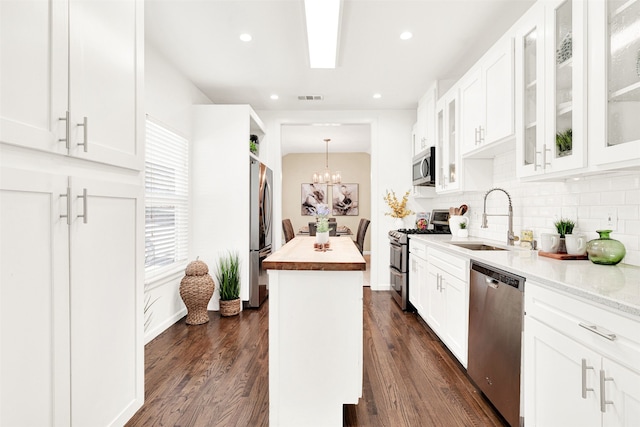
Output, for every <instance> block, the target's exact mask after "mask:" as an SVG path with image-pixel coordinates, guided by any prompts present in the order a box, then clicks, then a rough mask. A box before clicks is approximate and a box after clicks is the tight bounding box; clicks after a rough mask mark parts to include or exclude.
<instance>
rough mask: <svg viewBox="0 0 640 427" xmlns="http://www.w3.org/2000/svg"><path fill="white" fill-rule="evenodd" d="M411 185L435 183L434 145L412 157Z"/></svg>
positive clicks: (431, 184) (432, 185)
mask: <svg viewBox="0 0 640 427" xmlns="http://www.w3.org/2000/svg"><path fill="white" fill-rule="evenodd" d="M412 174H413V185H426V186H431V187H434V186H435V185H436V147H429V148H427V149H426V150H424V151H423V152H422V153H420V154H418V155H417V156H415V157H414V158H413V173H412Z"/></svg>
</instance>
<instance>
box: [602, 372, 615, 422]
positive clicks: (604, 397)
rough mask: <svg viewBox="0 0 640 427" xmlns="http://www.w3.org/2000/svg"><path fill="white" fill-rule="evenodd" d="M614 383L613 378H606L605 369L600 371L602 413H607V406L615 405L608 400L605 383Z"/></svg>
mask: <svg viewBox="0 0 640 427" xmlns="http://www.w3.org/2000/svg"><path fill="white" fill-rule="evenodd" d="M606 381H613V378H611V377H606V376H605V374H604V369H600V412H602V413H605V412H607V405H613V401H611V400H607V396H606V395H605V382H606Z"/></svg>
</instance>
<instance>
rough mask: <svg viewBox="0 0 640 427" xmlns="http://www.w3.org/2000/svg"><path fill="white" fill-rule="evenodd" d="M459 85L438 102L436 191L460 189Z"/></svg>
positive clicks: (443, 191) (444, 191)
mask: <svg viewBox="0 0 640 427" xmlns="http://www.w3.org/2000/svg"><path fill="white" fill-rule="evenodd" d="M458 123H459V117H458V87H453V88H452V89H450V90H449V91H447V93H445V94H444V96H443V97H442V98H440V99H439V100H438V103H437V104H436V191H437V192H438V193H446V192H451V191H455V190H458V189H459V188H460V182H459V181H458V172H459V159H460V144H459V141H458Z"/></svg>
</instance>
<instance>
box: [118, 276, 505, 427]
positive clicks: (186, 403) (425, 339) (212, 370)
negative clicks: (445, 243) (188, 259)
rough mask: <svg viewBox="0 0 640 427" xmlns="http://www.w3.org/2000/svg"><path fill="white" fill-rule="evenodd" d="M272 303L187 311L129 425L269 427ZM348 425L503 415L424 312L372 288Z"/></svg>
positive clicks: (481, 420)
mask: <svg viewBox="0 0 640 427" xmlns="http://www.w3.org/2000/svg"><path fill="white" fill-rule="evenodd" d="M268 309H269V302H268V300H267V302H266V303H265V304H263V306H262V307H261V308H260V309H258V310H245V311H243V312H242V313H241V314H240V315H239V316H236V317H232V318H224V319H221V318H220V315H219V314H218V313H217V312H210V313H209V317H210V318H211V321H210V322H209V323H207V324H205V325H200V326H188V325H186V324H185V322H184V319H182V320H181V321H179V322H178V323H176V324H175V325H173V326H172V327H170V328H169V329H168V330H166V331H165V332H164V333H162V334H161V335H160V336H158V337H157V338H156V339H155V340H153V341H152V342H150V343H149V344H147V346H146V348H145V386H146V391H145V394H146V399H145V404H144V406H143V407H142V408H141V409H140V410H139V411H138V413H137V414H136V415H135V416H134V417H133V418H132V419H131V420H130V421H129V422H128V423H127V426H129V427H134V426H183V427H188V426H267V425H268V424H269V380H268V364H269V363H268ZM344 425H345V426H372V427H375V426H390V427H391V426H393V427H400V426H408V427H413V426H421V427H422V426H503V425H505V424H503V421H502V419H501V418H500V416H499V415H497V413H496V411H495V410H494V409H493V408H492V407H491V405H490V404H489V403H487V401H486V400H485V399H484V397H483V396H482V395H481V394H480V393H479V391H478V390H477V389H476V388H475V386H473V385H472V384H471V382H470V380H469V379H468V377H467V376H466V373H465V372H464V369H463V368H462V367H461V366H460V365H459V364H458V363H457V361H455V360H454V359H453V356H451V354H450V353H449V352H448V350H446V348H445V347H444V346H443V344H442V343H441V342H440V341H439V340H438V338H437V337H436V336H435V334H434V333H433V332H432V331H431V330H430V329H429V328H428V326H426V324H425V323H424V322H423V321H422V320H421V319H419V318H418V317H417V316H416V315H415V314H410V313H404V312H402V311H401V310H400V309H399V307H398V306H397V304H395V302H393V301H392V299H391V295H390V293H389V292H372V291H371V290H370V289H369V288H365V291H364V384H363V396H362V398H361V399H360V402H359V404H358V405H345V407H344Z"/></svg>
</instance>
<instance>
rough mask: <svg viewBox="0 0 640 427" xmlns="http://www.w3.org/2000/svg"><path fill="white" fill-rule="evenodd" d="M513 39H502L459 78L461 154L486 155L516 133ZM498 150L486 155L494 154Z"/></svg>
mask: <svg viewBox="0 0 640 427" xmlns="http://www.w3.org/2000/svg"><path fill="white" fill-rule="evenodd" d="M513 91H514V70H513V38H512V37H511V36H509V35H506V36H504V37H503V38H502V39H500V40H499V41H498V42H497V43H496V44H495V45H494V46H493V47H492V48H491V49H490V50H489V51H488V52H487V53H486V54H485V55H484V56H483V58H482V59H481V60H480V61H478V63H477V64H476V65H475V66H474V67H473V68H472V69H471V70H470V71H469V72H468V73H467V74H466V75H465V77H463V79H461V81H460V128H461V132H462V133H461V139H460V141H461V149H462V155H463V156H464V155H467V154H470V155H472V156H479V157H483V155H484V154H483V153H484V152H485V151H488V150H491V148H492V147H494V145H495V144H496V143H499V142H501V141H504V140H505V139H508V138H510V137H512V136H513V133H514V108H513V107H514V92H513ZM494 156H495V152H492V153H489V154H487V157H494Z"/></svg>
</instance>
